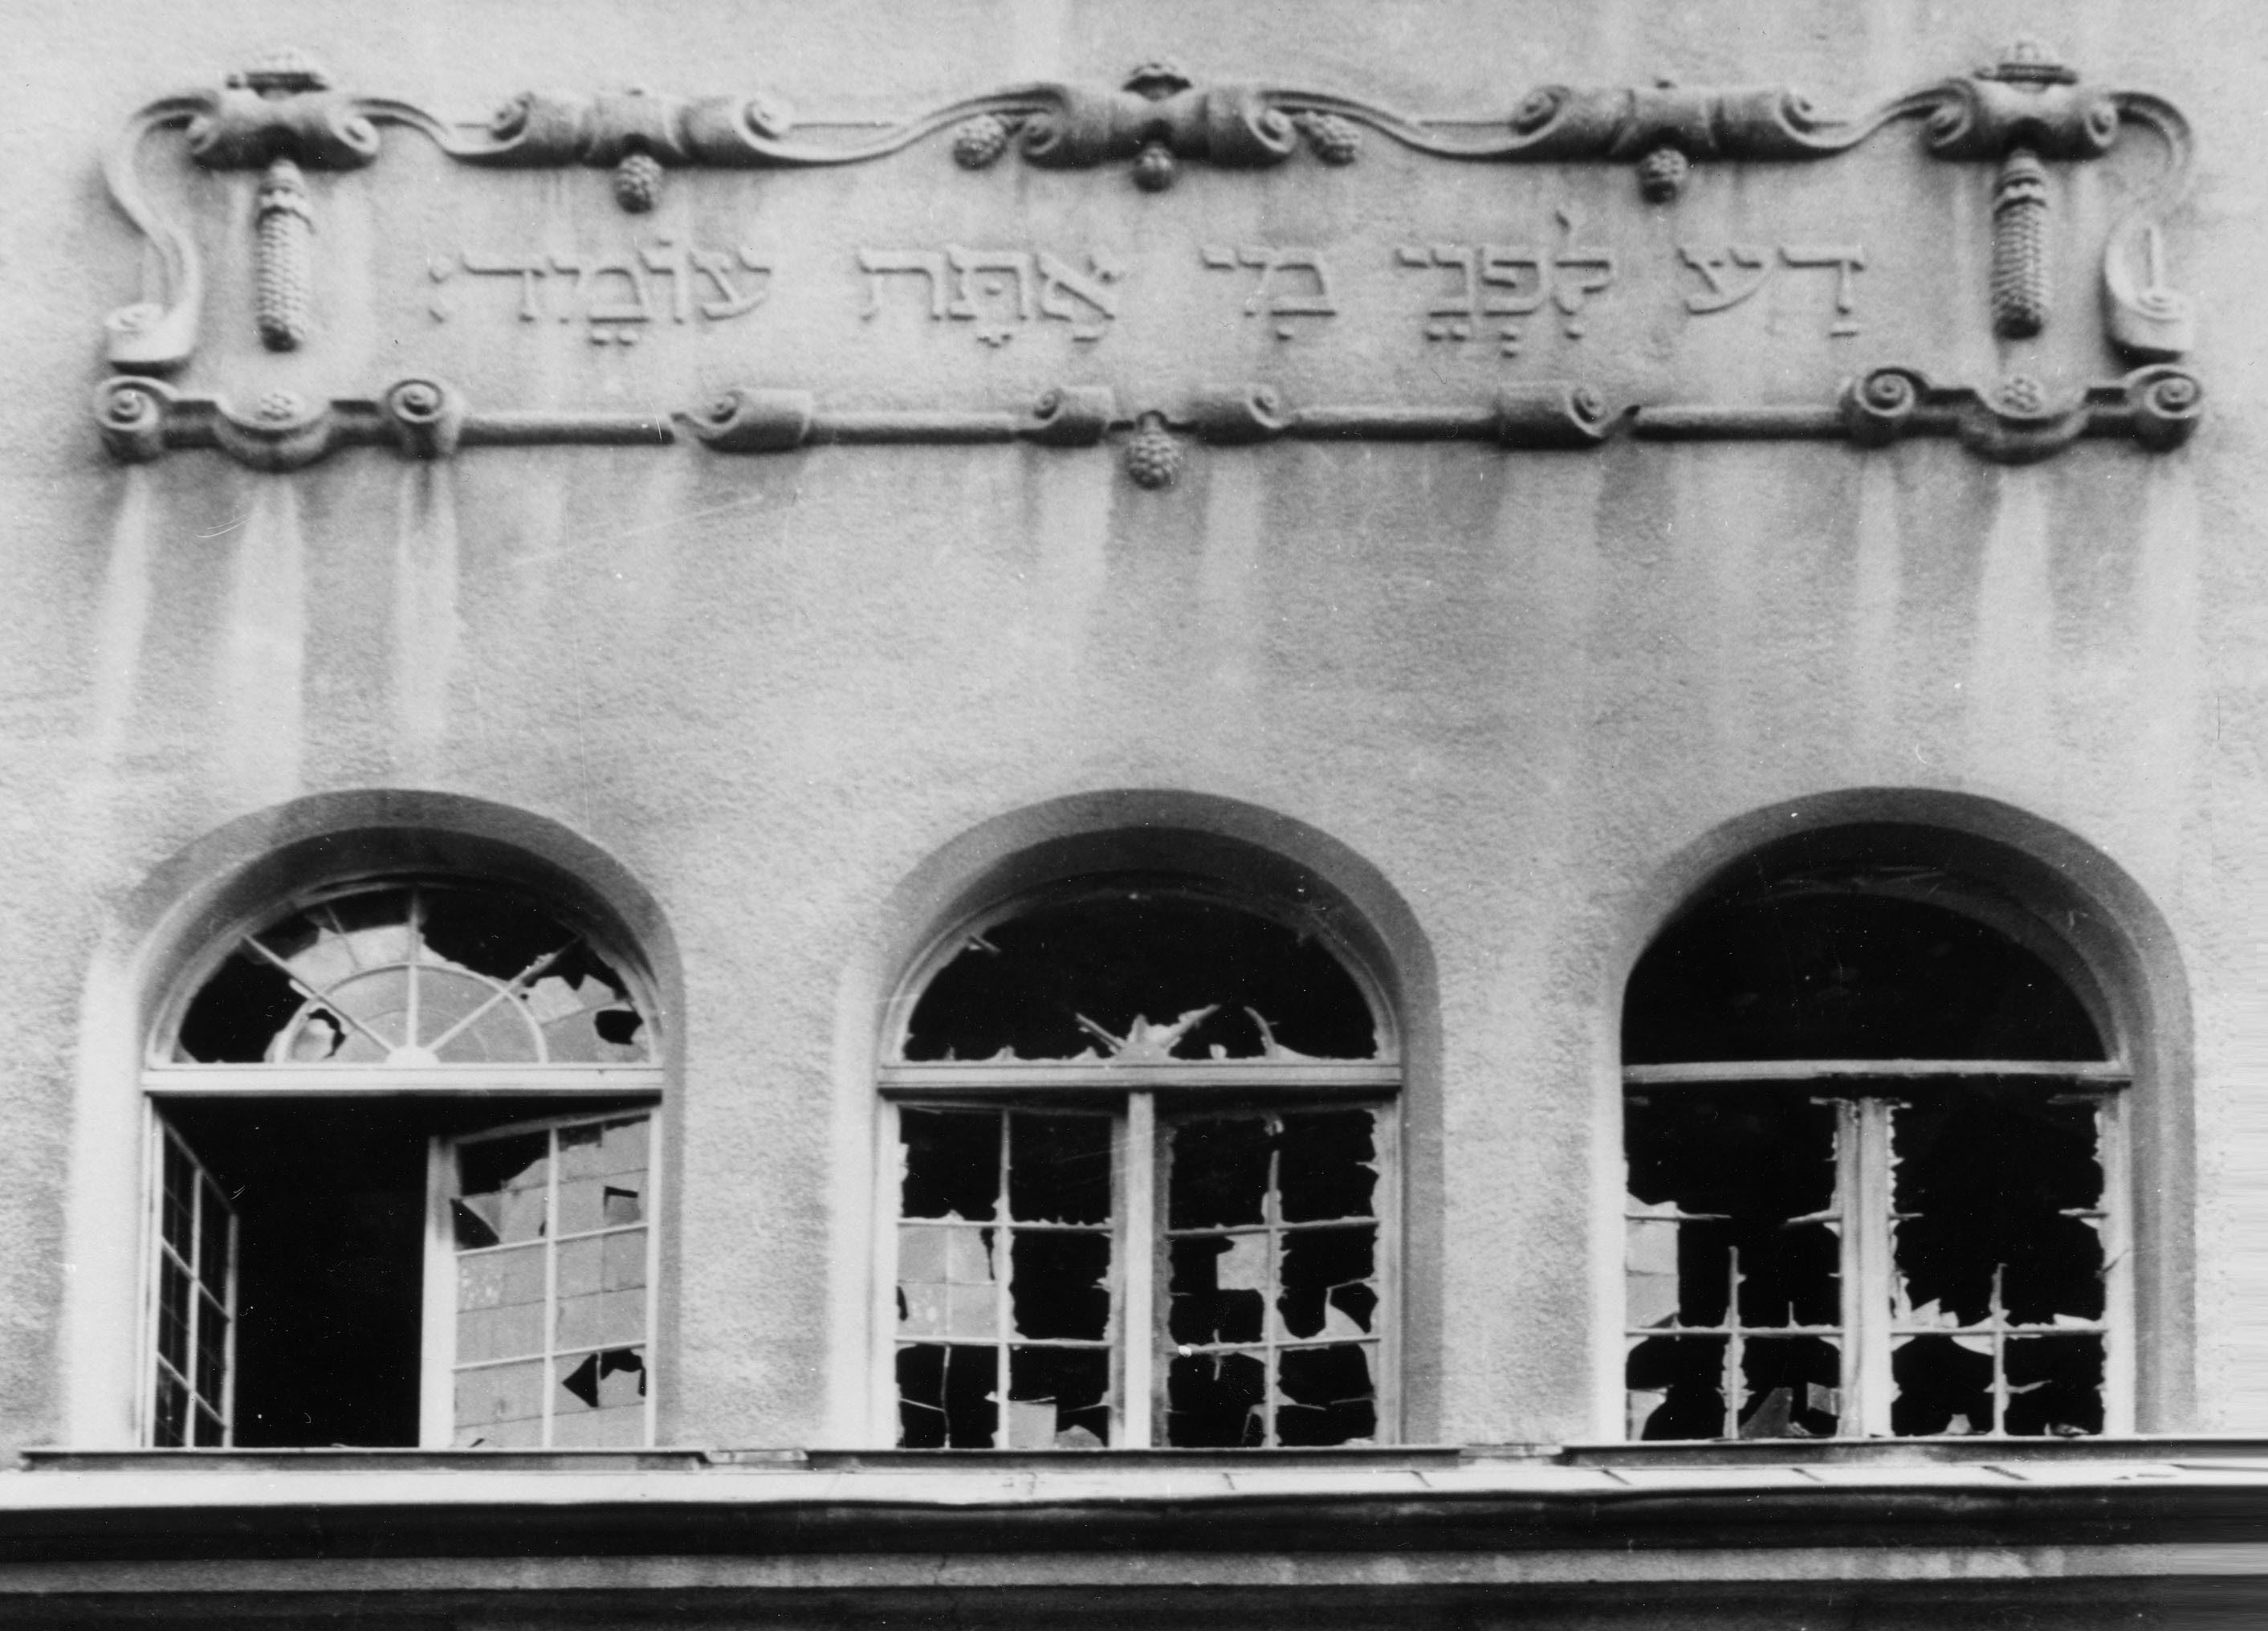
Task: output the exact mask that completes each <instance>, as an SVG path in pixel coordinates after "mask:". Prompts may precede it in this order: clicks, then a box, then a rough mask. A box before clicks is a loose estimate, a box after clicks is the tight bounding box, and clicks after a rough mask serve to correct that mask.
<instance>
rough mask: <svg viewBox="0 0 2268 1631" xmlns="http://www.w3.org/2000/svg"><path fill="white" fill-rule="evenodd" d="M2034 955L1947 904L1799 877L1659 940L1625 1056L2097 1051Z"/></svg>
mask: <svg viewBox="0 0 2268 1631" xmlns="http://www.w3.org/2000/svg"><path fill="white" fill-rule="evenodd" d="M2102 1057H2103V1050H2102V1039H2101V1037H2098V1036H2097V1035H2096V1033H2095V1023H2094V1022H2093V1021H2092V1020H2090V1019H2089V1018H2088V1015H2087V1011H2086V1009H2085V1008H2084V1007H2081V1006H2080V1002H2079V1000H2078V999H2077V998H2076V997H2074V996H2073V994H2072V993H2071V990H2070V988H2069V987H2068V986H2066V985H2065V984H2064V982H2063V980H2062V979H2061V978H2058V976H2057V974H2056V973H2055V972H2054V970H2051V969H2050V968H2049V967H2048V965H2047V964H2046V963H2044V962H2043V961H2042V960H2041V959H2040V958H2039V957H2038V956H2035V955H2034V954H2033V953H2032V952H2030V951H2029V950H2027V949H2026V948H2023V947H2021V946H2019V945H2017V944H2016V943H2015V942H2014V941H2011V940H2009V939H2008V938H2007V936H2005V935H2003V934H1999V933H1998V932H1996V931H1995V930H1993V929H1992V928H1989V927H1987V926H1985V925H1984V924H1982V923H1980V922H1978V921H1977V920H1976V919H1973V918H1970V917H1967V916H1965V915H1963V914H1962V913H1961V912H1958V911H1951V910H1949V909H1948V908H1946V907H1944V906H1937V905H1930V904H1925V903H1923V902H1919V901H1915V900H1910V899H1904V898H1899V897H1891V896H1882V895H1863V894H1852V893H1840V894H1837V893H1833V892H1829V891H1826V890H1823V889H1817V888H1814V887H1811V886H1809V885H1808V884H1805V883H1804V882H1801V881H1800V880H1798V881H1795V882H1786V883H1781V884H1778V885H1775V886H1774V887H1772V888H1771V889H1766V890H1764V891H1763V892H1761V893H1760V894H1758V895H1756V896H1753V897H1750V896H1743V897H1737V898H1735V899H1733V900H1730V901H1727V902H1723V903H1720V904H1717V905H1715V906H1712V907H1709V908H1706V909H1705V910H1702V911H1697V912H1695V913H1693V914H1692V915H1691V916H1690V917H1688V918H1686V919H1683V920H1682V921H1680V922H1677V923H1674V924H1672V925H1671V926H1669V927H1668V929H1667V930H1665V931H1664V932H1663V933H1662V934H1661V937H1660V938H1659V939H1658V940H1656V941H1654V943H1653V945H1652V946H1651V947H1649V948H1647V949H1646V956H1644V957H1643V958H1642V959H1641V960H1640V961H1639V963H1638V968H1637V970H1635V971H1634V972H1633V973H1632V974H1631V981H1630V990H1629V994H1628V998H1627V1000H1626V1001H1625V1003H1624V1008H1623V1062H1624V1064H1626V1065H1652V1064H1662V1063H1668V1062H1670V1061H1686V1060H1700V1059H2101V1058H2102Z"/></svg>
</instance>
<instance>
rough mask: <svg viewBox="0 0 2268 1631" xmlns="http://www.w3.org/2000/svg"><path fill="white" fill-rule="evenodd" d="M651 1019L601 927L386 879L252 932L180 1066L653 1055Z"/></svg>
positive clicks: (182, 1044) (204, 1011)
mask: <svg viewBox="0 0 2268 1631" xmlns="http://www.w3.org/2000/svg"><path fill="white" fill-rule="evenodd" d="M649 1041H650V1038H649V1035H648V1027H647V1025H646V1023H645V1020H644V1016H643V1015H641V1014H640V1013H639V1012H638V1008H637V1003H636V1001H635V1000H634V999H633V998H632V996H631V994H630V986H629V985H628V983H627V982H626V981H625V980H624V979H623V978H622V976H621V975H620V974H619V973H617V972H616V971H615V970H614V968H613V967H612V966H611V965H610V964H609V963H608V962H607V960H606V959H605V958H603V957H602V956H600V954H599V953H598V951H597V950H596V949H595V948H593V946H592V945H591V943H590V941H589V938H588V937H587V936H586V935H585V934H582V933H580V932H578V931H577V930H574V929H571V928H569V927H567V926H565V925H563V924H562V923H560V922H559V921H558V920H557V919H556V918H554V917H552V916H551V915H550V914H549V913H548V912H546V911H542V910H541V908H538V907H536V906H534V905H530V904H526V903H524V902H520V901H518V900H514V899H512V898H511V897H505V896H500V895H494V894H490V893H487V892H485V891H482V890H477V889H467V888H464V887H461V886H457V885H446V884H436V883H409V884H384V885H380V886H378V887H375V888H365V889H354V890H350V891H348V892H345V893H342V894H338V895H334V896H330V897H326V898H322V899H320V900H317V901H315V902H313V904H307V905H305V906H301V907H298V908H296V909H294V910H291V911H288V912H287V913H285V914H284V915H283V916H281V917H280V918H278V919H276V920H275V921H272V922H270V923H268V924H266V925H263V926H261V927H260V928H258V929H255V930H254V931H253V932H252V933H250V934H246V935H245V936H244V937H243V939H242V940H241V941H239V942H238V944H237V946H236V948H235V949H234V950H233V951H232V952H231V953H230V954H229V956H227V957H226V958H225V960H224V961H223V962H222V963H221V964H220V966H219V967H218V968H217V970H214V972H213V973H212V974H211V975H210V977H209V978H207V979H206V980H205V981H204V982H203V985H201V986H200V987H199V988H198V990H197V992H196V994H195V996H194V997H193V998H191V1000H190V1001H189V1003H188V1007H187V1009H186V1010H185V1011H184V1012H183V1014H182V1015H181V1022H180V1026H179V1028H178V1029H177V1030H176V1031H175V1034H174V1037H173V1047H172V1050H171V1058H172V1059H173V1060H174V1061H176V1062H180V1063H197V1064H237V1065H251V1064H264V1065H285V1066H307V1065H350V1066H390V1067H394V1068H404V1067H423V1066H437V1065H503V1064H513V1065H561V1064H576V1065H643V1064H648V1063H650V1062H652V1054H651V1052H650V1051H649Z"/></svg>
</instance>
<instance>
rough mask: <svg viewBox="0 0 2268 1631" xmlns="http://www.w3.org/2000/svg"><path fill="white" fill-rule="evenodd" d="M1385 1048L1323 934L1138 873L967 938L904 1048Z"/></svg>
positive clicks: (970, 1052) (931, 991) (1200, 1051)
mask: <svg viewBox="0 0 2268 1631" xmlns="http://www.w3.org/2000/svg"><path fill="white" fill-rule="evenodd" d="M1377 1053H1378V1037H1377V1031H1376V1027H1375V1024H1374V1022H1373V1019H1372V1017H1371V1012H1370V1006H1369V1004H1368V1003H1367V1002H1366V1000H1364V997H1363V995H1362V993H1361V991H1360V990H1359V988H1358V987H1357V986H1356V985H1355V983H1354V980H1353V978H1352V977H1351V975H1349V974H1348V972H1347V970H1346V968H1345V966H1344V964H1342V963H1340V962H1339V960H1338V958H1337V956H1335V955H1334V954H1333V953H1332V951H1331V950H1330V948H1329V946H1328V944H1327V943H1326V942H1325V941H1324V940H1323V939H1322V936H1320V935H1319V934H1314V933H1305V934H1303V933H1302V932H1300V930H1297V929H1293V928H1291V927H1288V926H1285V925H1284V924H1281V923H1278V922H1276V921H1275V920H1274V919H1269V918H1264V917H1261V916H1258V915H1256V914H1255V913H1253V912H1250V911H1241V910H1238V909H1236V908H1234V907H1232V906H1229V905H1226V904H1221V903H1219V902H1217V901H1212V900H1208V899H1205V898H1203V897H1197V896H1194V895H1192V894H1191V893H1190V892H1189V890H1188V889H1186V888H1185V887H1182V888H1177V887H1176V886H1175V885H1173V884H1171V883H1165V882H1160V883H1155V884H1152V883H1145V882H1140V881H1134V882H1121V883H1114V884H1112V885H1110V886H1109V887H1108V888H1107V889H1098V890H1095V891H1092V892H1087V893H1082V894H1081V895H1079V896H1078V897H1074V898H1071V899H1068V900H1064V901H1059V902H1054V903H1050V904H1043V905H1041V906H1038V907H1035V908H1034V909H1033V910H1031V911H1026V912H1024V913H1022V914H1020V915H1019V916H1016V917H1013V918H1012V919H1008V920H1007V921H1006V922H1004V923H1000V924H997V925H995V926H992V927H990V928H988V929H986V930H984V931H983V933H982V934H972V935H970V936H969V937H968V941H967V942H966V943H965V944H964V945H963V946H962V947H961V950H960V952H959V953H958V954H957V955H956V956H954V958H953V959H952V960H951V961H950V962H949V963H946V966H945V967H944V968H943V969H942V970H939V972H938V974H937V975H936V977H935V978H933V979H932V980H931V981H930V984H929V985H928V987H927V989H926V990H924V992H923V993H922V996H921V1000H920V1001H919V1002H918V1003H917V1005H916V1006H915V1008H914V1013H913V1017H912V1021H911V1023H910V1025H909V1030H908V1034H907V1037H906V1042H905V1053H904V1057H905V1058H906V1059H909V1060H929V1059H1081V1058H1092V1059H1109V1058H1137V1057H1140V1058H1152V1057H1154V1058H1158V1059H1167V1058H1170V1059H1190V1060H1198V1059H1300V1058H1308V1059H1373V1058H1375V1057H1376V1056H1377Z"/></svg>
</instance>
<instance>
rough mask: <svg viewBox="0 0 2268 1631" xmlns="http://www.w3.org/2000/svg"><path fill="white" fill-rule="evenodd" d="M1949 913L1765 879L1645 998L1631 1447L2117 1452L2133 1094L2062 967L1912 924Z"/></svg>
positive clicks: (1944, 918) (1638, 974) (1639, 992)
mask: <svg viewBox="0 0 2268 1631" xmlns="http://www.w3.org/2000/svg"><path fill="white" fill-rule="evenodd" d="M1916 889H1920V890H1922V891H1924V892H1927V891H1928V890H1930V889H1940V890H1944V889H1950V883H1949V881H1948V880H1944V879H1942V878H1938V877H1935V876H1934V875H1928V874H1926V873H1922V872H1920V871H1919V869H1912V868H1909V869H1906V870H1904V871H1900V872H1896V873H1889V872H1885V873H1882V874H1880V875H1874V876H1868V875H1863V874H1851V873H1847V872H1846V873H1845V874H1844V875H1841V876H1840V878H1839V879H1837V880H1833V881H1830V880H1825V879H1822V878H1809V877H1785V876H1783V877H1778V878H1765V879H1762V880H1759V881H1757V882H1754V883H1753V885H1752V886H1751V887H1749V888H1748V889H1744V890H1734V891H1726V892H1722V893H1720V894H1719V897H1718V898H1716V899H1715V900H1713V901H1712V902H1711V903H1709V904H1705V906H1703V907H1702V908H1700V909H1698V910H1697V911H1693V912H1691V913H1690V914H1689V915H1688V916H1687V917H1686V918H1685V919H1683V920H1681V921H1680V922H1678V923H1675V924H1674V925H1673V926H1671V927H1670V928H1669V929H1668V930H1667V931H1665V932H1664V933H1663V934H1662V935H1661V937H1660V938H1659V939H1658V940H1657V941H1655V942H1654V944H1653V946H1652V947H1651V948H1649V949H1648V950H1647V952H1646V956H1644V957H1643V958H1642V959H1641V960H1640V962H1639V964H1638V968H1637V970H1635V971H1634V972H1633V973H1632V975H1631V981H1630V985H1629V991H1628V993H1627V998H1626V1004H1625V1007H1624V1044H1625V1050H1626V1056H1625V1061H1624V1062H1625V1065H1626V1066H1629V1067H1631V1080H1630V1081H1629V1084H1628V1086H1627V1088H1626V1092H1625V1099H1624V1153H1625V1157H1626V1162H1627V1170H1628V1187H1629V1196H1628V1203H1627V1207H1626V1223H1625V1231H1626V1232H1625V1246H1624V1251H1625V1258H1624V1287H1625V1310H1626V1316H1625V1317H1626V1323H1625V1327H1624V1330H1625V1347H1626V1350H1627V1352H1626V1359H1625V1377H1626V1388H1627V1397H1628V1403H1629V1413H1630V1414H1629V1431H1630V1434H1631V1436H1632V1437H1634V1438H1647V1439H1675V1438H1732V1437H1742V1438H1781V1437H1814V1436H1825V1435H1867V1434H1873V1435H1905V1436H1911V1435H1955V1436H1958V1435H1972V1434H1974V1435H2001V1436H2019V1437H2020V1436H2041V1435H2061V1436H2070V1435H2082V1434H2090V1433H2099V1432H2102V1431H2103V1430H2104V1423H2105V1421H2106V1419H2107V1410H2106V1393H2107V1390H2108V1388H2109V1386H2110V1366H2111V1356H2112V1354H2113V1353H2114V1351H2115V1348H2116V1345H2117V1344H2118V1343H2119V1342H2121V1341H2122V1340H2124V1339H2125V1337H2126V1335H2127V1333H2126V1332H2124V1331H2123V1330H2122V1329H2121V1327H2120V1324H2119V1320H2118V1317H2117V1306H2116V1299H2115V1297H2114V1295H2113V1293H2112V1289H2111V1288H2112V1285H2113V1283H2114V1281H2115V1280H2117V1277H2118V1275H2119V1274H2120V1273H2121V1272H2122V1264H2123V1259H2124V1251H2123V1250H2122V1249H2121V1248H2119V1246H2118V1244H2117V1242H2118V1241H2119V1240H2120V1239H2122V1238H2123V1236H2122V1235H2121V1233H2120V1231H2121V1230H2122V1229H2123V1227H2124V1223H2123V1219H2122V1217H2121V1215H2120V1198H2119V1197H2118V1196H2117V1195H2116V1194H2114V1193H2113V1192H2111V1187H2110V1154H2109V1152H2110V1150H2112V1149H2113V1148H2115V1144H2116V1140H2117V1139H2118V1138H2119V1136H2120V1134H2119V1132H2118V1125H2119V1121H2120V1113H2119V1112H2120V1090H2121V1088H2122V1085H2123V1078H2122V1077H2119V1076H2117V1074H2116V1073H2115V1071H2110V1072H2106V1071H2104V1070H2102V1068H2100V1066H2101V1062H2102V1060H2103V1059H2104V1054H2105V1049H2104V1046H2103V1043H2102V1037H2101V1036H2100V1035H2099V1034H2098V1032H2097V1030H2096V1028H2095V1023H2094V1022H2093V1021H2092V1020H2091V1019H2090V1018H2089V1017H2088V1014H2087V1012H2086V1009H2085V1008H2084V1007H2083V1006H2082V1005H2081V1003H2080V1000H2078V998H2077V996H2076V995H2075V994H2074V993H2073V991H2072V990H2071V988H2070V987H2069V986H2068V985H2066V983H2065V982H2064V981H2063V979H2062V978H2060V977H2058V975H2057V974H2056V973H2055V972H2054V971H2053V970H2051V968H2050V966H2049V964H2048V963H2047V962H2046V961H2045V960H2044V959H2043V958H2042V957H2041V956H2037V955H2036V954H2035V953H2034V952H2033V951H2031V950H2029V949H2028V948H2025V947H2023V946H2021V945H2019V944H2017V943H2016V942H2015V941H2014V940H2012V939H2010V938H2008V937H2007V935H2004V934H2001V933H1999V931H1998V930H1997V929H1994V928H1992V927H1989V926H1986V925H1985V924H1984V923H1982V922H1980V921H1978V920H1977V919H1976V918H1974V917H1971V916H1969V915H1967V914H1966V913H1963V912H1961V911H1955V910H1953V909H1951V908H1949V907H1948V906H1946V905H1943V904H1933V903H1931V902H1929V901H1926V900H1922V899H1916V898H1912V897H1911V892H1912V891H1914V890H1916ZM1938 1060H1945V1061H1986V1062H1989V1064H1988V1065H1987V1066H1985V1067H1981V1068H1980V1067H1979V1066H1976V1065H1963V1064H1961V1063H1953V1064H1948V1065H1947V1066H1942V1067H1937V1066H1933V1064H1932V1061H1938ZM1874 1061H1880V1062H1881V1068H1880V1074H1872V1073H1871V1072H1870V1071H1869V1070H1868V1069H1867V1066H1870V1065H1871V1064H1872V1063H1873V1062H1874ZM1854 1062H1855V1063H1854ZM2003 1062H2005V1064H2006V1066H2007V1068H2006V1069H2003V1070H1996V1069H1994V1068H1992V1066H2000V1065H2001V1064H2003ZM1742 1064H1749V1065H1753V1066H1756V1073H1755V1074H1754V1075H1753V1076H1751V1077H1749V1079H1748V1080H1746V1081H1743V1080H1742V1073H1741V1072H1740V1070H1739V1068H1738V1066H1740V1065H1742ZM2088 1065H2096V1066H2098V1069H2097V1070H2096V1071H2095V1072H2094V1073H2092V1074H2090V1073H2089V1072H2088V1070H2087V1069H2085V1068H2084V1066H2088ZM1688 1066H1690V1067H1691V1068H1690V1069H1688V1068H1683V1067H1688ZM1808 1066H1809V1067H1815V1074H1813V1072H1812V1071H1811V1070H1808V1069H1807V1067H1808ZM1830 1066H1832V1068H1830ZM2059 1066H2071V1067H2073V1068H2069V1069H2061V1068H2058V1067H2059Z"/></svg>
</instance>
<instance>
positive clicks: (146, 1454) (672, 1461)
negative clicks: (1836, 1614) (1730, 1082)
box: [22, 1434, 2268, 1478]
mask: <svg viewBox="0 0 2268 1631" xmlns="http://www.w3.org/2000/svg"><path fill="white" fill-rule="evenodd" d="M2136 1461H2148V1462H2159V1463H2169V1462H2179V1463H2213V1462H2251V1463H2268V1438H2263V1437H2241V1436H2235V1435H2219V1436H2215V1435H2194V1434H2192V1435H2163V1436H2147V1435H2132V1436H2122V1437H2116V1438H1984V1437H1975V1436H1964V1437H1955V1438H1885V1439H1847V1438H1846V1439H1745V1440H1738V1441H1727V1442H1717V1441H1710V1440H1691V1441H1679V1442H1675V1443H1575V1444H1564V1445H1562V1444H1469V1445H1455V1444H1387V1445H1379V1446H1374V1447H1360V1448H1354V1447H1346V1446H1340V1447H1336V1448H1329V1449H1312V1450H1310V1449H1278V1450H1173V1449H1159V1450H828V1449H815V1450H792V1449H786V1450H764V1449H749V1450H727V1449H715V1450H699V1449H656V1450H416V1449H357V1448H349V1447H344V1446H328V1447H324V1448H320V1449H306V1450H77V1449H70V1448H54V1447H50V1448H43V1449H36V1450H25V1451H23V1452H22V1465H23V1467H24V1469H25V1470H26V1471H27V1472H120V1473H129V1474H139V1473H145V1472H472V1473H478V1472H568V1473H623V1472H731V1471H733V1470H735V1469H740V1470H746V1471H748V1472H876V1473H903V1472H937V1473H961V1474H974V1475H979V1476H983V1475H989V1474H998V1473H1005V1472H1042V1473H1057V1474H1064V1475H1070V1476H1074V1477H1081V1478H1084V1477H1086V1476H1090V1475H1098V1474H1099V1475H1105V1476H1107V1475H1108V1474H1110V1473H1113V1472H1123V1473H1129V1474H1138V1473H1147V1472H1213V1473H1226V1474H1235V1473H1240V1472H1451V1471H1454V1470H1456V1469H1459V1468H1466V1469H1473V1470H1479V1469H1484V1468H1486V1467H1488V1466H1491V1465H1502V1464H1505V1463H1508V1462H1518V1463H1527V1464H1528V1465H1534V1466H1537V1467H1565V1468H1587V1469H1598V1470H1602V1471H1609V1472H1611V1471H1612V1470H1615V1469H1617V1468H1619V1469H1623V1470H1627V1471H1644V1470H1648V1469H1653V1470H1658V1471H1661V1472H1678V1471H1682V1470H1685V1469H1693V1470H1700V1469H1705V1468H1738V1467H1749V1468H1758V1469H1761V1468H1766V1467H1814V1466H1816V1467H1828V1466H1875V1467H1883V1468H1896V1467H1933V1466H1991V1465H2007V1464H2014V1463H2029V1462H2043V1463H2100V1462H2136Z"/></svg>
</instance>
